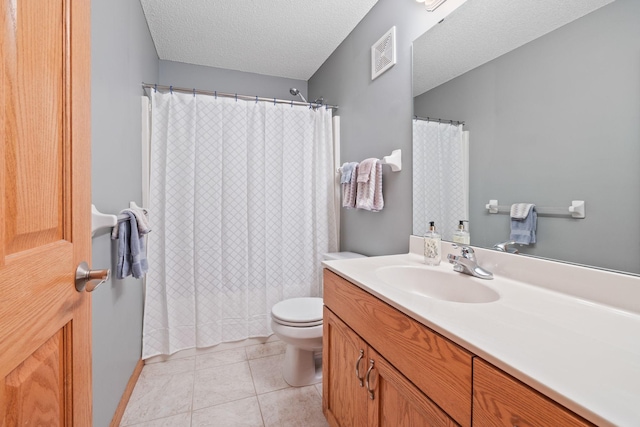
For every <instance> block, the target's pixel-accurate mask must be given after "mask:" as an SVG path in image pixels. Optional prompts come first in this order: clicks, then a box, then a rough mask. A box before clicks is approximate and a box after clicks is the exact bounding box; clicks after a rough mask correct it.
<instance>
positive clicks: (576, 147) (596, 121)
mask: <svg viewBox="0 0 640 427" xmlns="http://www.w3.org/2000/svg"><path fill="white" fill-rule="evenodd" d="M639 22H640V2H638V1H637V0H618V1H616V2H613V3H611V4H610V5H607V6H605V7H603V8H601V9H599V10H597V11H595V12H593V13H591V14H589V15H587V16H585V17H583V18H581V19H579V20H577V21H574V22H573V23H570V24H568V25H566V26H564V27H562V28H559V29H558V30H556V31H554V32H552V33H549V34H548V35H546V36H544V37H541V38H539V39H537V40H534V41H533V42H531V43H529V44H527V45H525V46H522V47H521V48H518V49H516V50H514V51H512V52H510V53H508V54H506V55H503V56H502V57H500V58H497V59H495V60H493V61H491V62H489V63H487V64H485V65H483V66H481V67H478V68H476V69H475V70H472V71H470V72H468V73H466V74H464V75H462V76H460V77H458V78H456V79H454V80H451V81H449V82H447V83H445V84H443V85H441V86H439V87H437V88H435V89H432V90H431V91H429V92H427V93H425V94H423V95H421V96H419V97H417V98H416V114H418V115H420V116H431V117H442V118H451V119H456V120H465V121H466V129H467V130H469V131H470V134H471V139H470V141H471V144H470V158H471V161H470V180H471V184H470V194H471V195H470V228H471V242H472V244H474V245H479V246H491V245H492V244H494V243H496V242H498V241H501V240H507V239H508V236H509V219H508V215H502V214H500V215H489V214H488V213H487V211H486V209H484V206H485V204H487V203H488V202H489V200H490V199H498V201H499V202H500V204H506V205H508V204H511V203H516V202H533V203H537V204H538V205H539V206H569V204H570V201H571V200H585V201H586V212H587V217H586V219H584V220H572V219H569V218H550V217H539V218H538V233H537V236H538V243H537V244H536V245H535V246H533V247H531V248H526V249H524V250H523V251H524V252H527V253H531V254H536V255H541V256H546V257H550V258H554V259H562V260H566V261H572V262H578V263H583V264H588V265H594V266H600V267H606V268H611V269H616V270H622V271H629V272H634V273H640V263H638V259H640V223H639V222H638V220H637V215H636V214H635V213H636V212H637V211H638V210H639V209H640V193H639V192H638V183H639V182H640V166H639V163H638V161H639V160H640V119H639V118H640V77H639V76H640V25H639Z"/></svg>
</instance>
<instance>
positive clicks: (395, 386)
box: [365, 348, 458, 427]
mask: <svg viewBox="0 0 640 427" xmlns="http://www.w3.org/2000/svg"><path fill="white" fill-rule="evenodd" d="M367 365H369V366H371V365H373V366H372V369H371V372H370V373H369V374H368V375H367V377H366V378H365V380H367V382H368V383H367V384H365V386H366V387H368V389H367V394H368V395H369V409H368V417H369V423H368V425H369V426H371V427H422V426H430V427H453V426H457V425H458V424H457V423H455V422H454V421H453V420H452V419H451V418H449V416H448V415H447V414H446V413H445V412H444V411H443V410H442V409H440V408H439V407H438V405H436V404H435V403H433V402H432V401H431V400H430V399H428V398H427V397H426V396H425V395H424V394H423V393H422V392H421V391H420V390H419V389H418V388H417V387H416V386H415V385H413V383H411V382H410V381H409V380H408V379H406V378H405V377H404V376H403V375H402V374H401V373H400V372H398V370H396V369H395V368H394V367H393V366H392V365H391V364H390V363H389V362H387V361H386V360H385V359H384V358H383V357H382V356H380V355H379V354H378V353H376V352H375V350H373V349H372V348H369V360H368V361H367ZM418 369H419V368H418Z"/></svg>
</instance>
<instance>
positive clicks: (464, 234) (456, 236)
mask: <svg viewBox="0 0 640 427" xmlns="http://www.w3.org/2000/svg"><path fill="white" fill-rule="evenodd" d="M464 222H465V220H460V224H459V225H458V228H457V229H456V231H455V232H454V233H453V243H458V244H460V245H469V244H471V235H470V234H469V232H468V231H467V230H465V229H464Z"/></svg>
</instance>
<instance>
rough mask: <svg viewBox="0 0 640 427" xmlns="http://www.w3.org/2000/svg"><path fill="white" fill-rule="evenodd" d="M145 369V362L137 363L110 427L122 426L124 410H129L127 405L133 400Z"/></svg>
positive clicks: (139, 361)
mask: <svg viewBox="0 0 640 427" xmlns="http://www.w3.org/2000/svg"><path fill="white" fill-rule="evenodd" d="M143 367H144V360H142V359H140V360H138V363H136V367H135V368H134V369H133V373H132V374H131V378H129V382H128V383H127V387H126V388H125V389H124V393H122V398H120V403H119V404H118V407H117V408H116V412H115V414H113V419H112V420H111V424H109V427H119V426H120V421H122V416H123V415H124V410H125V409H127V403H129V398H131V393H133V388H134V387H135V386H136V382H138V377H139V376H140V373H141V372H142V368H143Z"/></svg>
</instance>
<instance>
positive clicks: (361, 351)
mask: <svg viewBox="0 0 640 427" xmlns="http://www.w3.org/2000/svg"><path fill="white" fill-rule="evenodd" d="M363 357H364V350H362V349H361V350H360V356H358V360H356V378H357V379H358V381H360V387H364V383H363V382H362V380H363V379H364V377H361V376H360V361H361V360H362V358H363Z"/></svg>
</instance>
